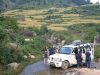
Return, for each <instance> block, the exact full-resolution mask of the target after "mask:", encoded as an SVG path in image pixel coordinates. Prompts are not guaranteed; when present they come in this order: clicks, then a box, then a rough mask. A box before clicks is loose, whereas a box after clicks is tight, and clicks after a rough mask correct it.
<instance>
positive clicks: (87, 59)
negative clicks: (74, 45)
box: [85, 51, 91, 68]
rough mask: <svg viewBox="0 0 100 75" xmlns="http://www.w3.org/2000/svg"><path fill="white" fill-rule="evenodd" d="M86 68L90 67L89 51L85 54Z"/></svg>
mask: <svg viewBox="0 0 100 75" xmlns="http://www.w3.org/2000/svg"><path fill="white" fill-rule="evenodd" d="M85 55H86V60H85V61H86V67H88V68H90V67H91V53H90V52H89V51H87V52H86V54H85Z"/></svg>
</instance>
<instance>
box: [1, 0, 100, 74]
mask: <svg viewBox="0 0 100 75" xmlns="http://www.w3.org/2000/svg"><path fill="white" fill-rule="evenodd" d="M13 1H14V2H16V1H15V0H13ZM19 1H21V0H18V3H19ZM24 1H25V4H27V3H29V2H27V3H26V1H27V0H24ZM28 1H30V0H28ZM32 1H33V0H32ZM34 1H35V0H34ZM41 1H42V0H41ZM41 1H40V0H39V2H41ZM44 1H46V0H44ZM54 1H58V0H54ZM59 1H61V2H63V1H62V0H59ZM68 1H69V0H68ZM70 1H74V2H75V3H78V2H77V0H70ZM78 1H82V3H81V4H84V0H78ZM22 3H23V1H22ZM31 3H32V2H31ZM33 3H34V2H33ZM40 4H41V3H40ZM40 4H39V5H40ZM51 4H52V3H51ZM81 4H79V3H78V5H81ZM52 5H53V4H52ZM23 6H24V5H23ZM64 6H66V5H64ZM99 8H100V5H84V6H80V7H68V8H49V9H46V8H45V9H32V10H24V9H20V10H18V9H17V10H11V11H7V12H5V13H2V15H3V16H0V42H1V44H0V69H1V70H0V72H2V73H0V74H2V75H3V74H6V75H16V73H19V71H17V72H16V71H13V72H14V73H12V70H11V71H9V70H8V69H6V67H5V66H6V65H7V64H9V63H12V62H18V63H21V66H22V67H21V69H22V68H23V66H25V65H26V64H28V63H33V61H36V60H38V59H40V58H42V53H43V52H42V51H43V50H44V48H45V47H46V46H51V45H52V44H53V43H59V42H61V41H62V40H65V41H66V44H69V43H70V42H72V41H73V40H76V39H81V40H82V41H83V42H85V43H86V42H90V43H93V41H94V36H96V35H100V21H99V19H100V13H99ZM92 10H93V11H92ZM91 11H92V12H91ZM9 16H10V17H9ZM18 17H19V18H18ZM52 37H54V38H56V40H54V39H53V40H52ZM99 49H100V48H99V46H96V47H95V50H96V51H95V57H96V58H100V51H99ZM29 55H34V56H35V57H36V58H35V59H31V58H30V56H29ZM23 56H27V57H28V58H27V59H25V58H24V57H23ZM5 71H6V72H5Z"/></svg>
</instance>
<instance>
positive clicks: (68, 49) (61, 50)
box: [60, 47, 72, 54]
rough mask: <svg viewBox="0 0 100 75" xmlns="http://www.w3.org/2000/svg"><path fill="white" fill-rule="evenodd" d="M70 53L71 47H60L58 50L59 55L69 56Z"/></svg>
mask: <svg viewBox="0 0 100 75" xmlns="http://www.w3.org/2000/svg"><path fill="white" fill-rule="evenodd" d="M71 52H72V48H71V47H62V48H61V49H60V53H61V54H71Z"/></svg>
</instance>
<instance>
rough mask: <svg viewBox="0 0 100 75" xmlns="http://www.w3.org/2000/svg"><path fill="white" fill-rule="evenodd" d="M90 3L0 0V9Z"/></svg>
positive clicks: (85, 2)
mask: <svg viewBox="0 0 100 75" xmlns="http://www.w3.org/2000/svg"><path fill="white" fill-rule="evenodd" d="M87 3H90V0H87V1H85V0H0V10H1V11H3V10H7V9H15V8H20V9H21V8H25V9H26V8H28V9H29V8H40V7H43V8H44V7H52V6H55V7H68V6H79V5H83V4H87Z"/></svg>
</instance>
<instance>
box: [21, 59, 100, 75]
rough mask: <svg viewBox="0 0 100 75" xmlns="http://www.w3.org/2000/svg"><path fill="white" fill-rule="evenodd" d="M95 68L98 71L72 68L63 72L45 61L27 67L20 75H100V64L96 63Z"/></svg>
mask: <svg viewBox="0 0 100 75" xmlns="http://www.w3.org/2000/svg"><path fill="white" fill-rule="evenodd" d="M94 66H95V67H96V69H87V68H79V69H76V68H75V67H71V68H69V69H67V70H62V69H61V68H50V67H49V66H48V65H45V64H44V63H43V61H39V62H37V63H35V64H31V65H28V66H27V67H25V69H24V70H23V71H22V72H21V74H20V75H100V63H94Z"/></svg>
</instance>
